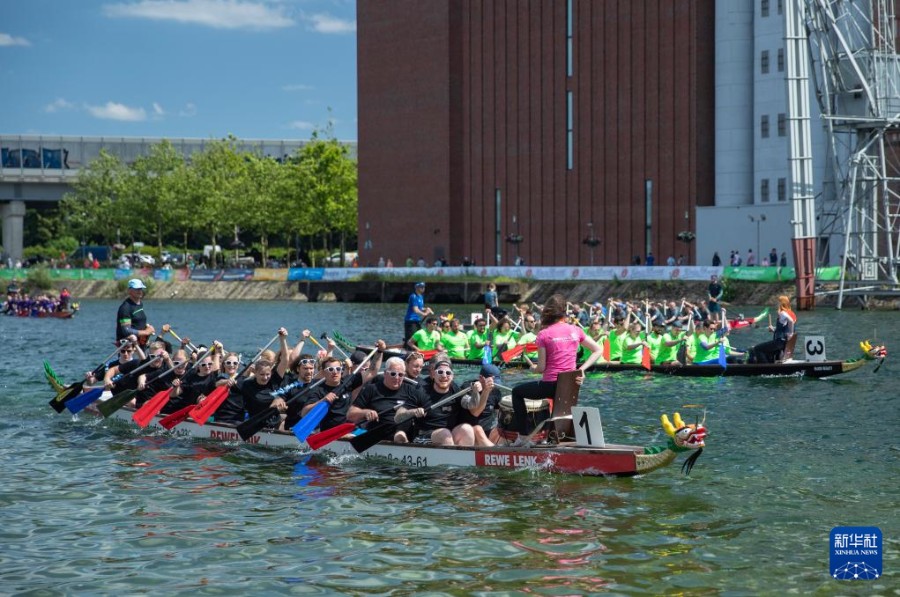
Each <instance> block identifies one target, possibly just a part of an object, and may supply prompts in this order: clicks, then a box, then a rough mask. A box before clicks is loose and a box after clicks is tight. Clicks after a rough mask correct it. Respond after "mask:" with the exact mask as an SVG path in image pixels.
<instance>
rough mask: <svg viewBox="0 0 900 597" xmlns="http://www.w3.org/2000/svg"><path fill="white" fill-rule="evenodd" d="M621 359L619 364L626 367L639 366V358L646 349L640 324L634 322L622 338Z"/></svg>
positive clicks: (646, 345)
mask: <svg viewBox="0 0 900 597" xmlns="http://www.w3.org/2000/svg"><path fill="white" fill-rule="evenodd" d="M621 346H622V358H621V361H620V362H621V363H622V364H623V365H624V364H628V365H640V364H641V357H642V356H643V354H644V347H648V348H649V346H648V344H647V342H645V341H644V334H643V333H642V332H641V324H640V323H638V322H634V323H633V324H631V327H630V328H629V330H628V333H626V334H625V335H624V336H622V343H621Z"/></svg>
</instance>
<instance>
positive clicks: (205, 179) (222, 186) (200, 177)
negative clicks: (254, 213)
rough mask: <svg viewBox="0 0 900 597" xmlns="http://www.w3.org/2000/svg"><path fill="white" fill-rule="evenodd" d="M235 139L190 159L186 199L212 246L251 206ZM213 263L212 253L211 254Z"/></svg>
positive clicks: (213, 145) (207, 148) (244, 168)
mask: <svg viewBox="0 0 900 597" xmlns="http://www.w3.org/2000/svg"><path fill="white" fill-rule="evenodd" d="M236 146H237V139H235V138H234V137H231V136H229V137H228V138H227V139H223V140H221V141H213V142H212V143H210V144H209V145H207V146H206V148H205V150H204V151H203V152H201V153H198V154H195V155H194V156H193V159H192V163H191V165H192V167H191V169H190V176H189V177H188V180H189V183H188V185H187V191H186V196H187V198H188V204H189V205H190V206H191V207H192V208H193V209H194V220H195V222H196V224H197V226H198V227H199V228H200V229H204V230H207V231H208V232H209V234H210V238H211V240H212V245H213V246H215V245H216V244H218V242H217V241H218V237H219V234H221V233H222V232H223V231H224V230H232V229H233V228H234V226H235V225H238V223H239V222H240V221H241V220H242V219H243V217H244V215H245V214H246V213H249V212H250V211H251V210H252V209H253V206H251V205H247V204H246V202H245V201H243V200H242V199H243V191H244V189H246V188H247V186H248V185H247V182H246V167H245V164H246V161H245V158H244V156H243V155H242V154H240V153H238V151H237V149H236ZM213 259H214V261H215V253H213Z"/></svg>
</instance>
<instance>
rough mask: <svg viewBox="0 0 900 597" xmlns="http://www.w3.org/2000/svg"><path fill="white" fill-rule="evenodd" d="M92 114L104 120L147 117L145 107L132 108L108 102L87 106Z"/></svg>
mask: <svg viewBox="0 0 900 597" xmlns="http://www.w3.org/2000/svg"><path fill="white" fill-rule="evenodd" d="M85 108H86V109H87V111H88V112H90V114H91V116H93V117H94V118H101V119H103V120H121V121H124V122H140V121H142V120H146V119H147V113H146V112H145V111H144V109H143V108H130V107H128V106H126V105H125V104H119V103H116V102H106V104H105V105H103V106H90V105H88V106H85Z"/></svg>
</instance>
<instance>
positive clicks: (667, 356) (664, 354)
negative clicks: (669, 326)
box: [654, 332, 680, 363]
mask: <svg viewBox="0 0 900 597" xmlns="http://www.w3.org/2000/svg"><path fill="white" fill-rule="evenodd" d="M679 337H680V334H679V333H678V332H675V333H672V332H666V333H665V334H663V335H662V336H661V339H660V343H659V354H658V355H657V357H656V358H657V361H654V362H659V363H671V362H672V361H676V360H678V346H679V345H678V344H676V345H675V346H666V345H665V343H666V342H674V341H675V340H677V339H678V338H679Z"/></svg>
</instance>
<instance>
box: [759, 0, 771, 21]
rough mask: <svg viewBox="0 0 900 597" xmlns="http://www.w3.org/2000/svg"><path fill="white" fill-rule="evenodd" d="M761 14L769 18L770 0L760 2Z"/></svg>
mask: <svg viewBox="0 0 900 597" xmlns="http://www.w3.org/2000/svg"><path fill="white" fill-rule="evenodd" d="M759 13H760V15H761V16H764V17H767V16H769V0H760V2H759Z"/></svg>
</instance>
